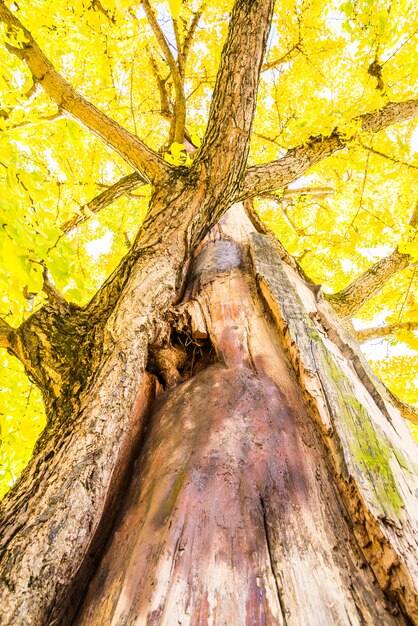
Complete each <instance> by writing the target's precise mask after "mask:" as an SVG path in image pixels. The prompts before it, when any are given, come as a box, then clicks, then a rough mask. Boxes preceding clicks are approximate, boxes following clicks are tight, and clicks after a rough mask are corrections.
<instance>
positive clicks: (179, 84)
mask: <svg viewBox="0 0 418 626" xmlns="http://www.w3.org/2000/svg"><path fill="white" fill-rule="evenodd" d="M142 6H143V7H144V10H145V14H146V16H147V20H148V23H149V25H150V26H151V28H152V31H153V33H154V35H155V37H156V39H157V41H158V44H159V46H160V48H161V51H162V53H163V55H164V57H165V60H166V61H167V64H168V67H169V68H170V72H171V76H172V78H173V85H174V91H175V93H176V104H175V111H174V118H173V119H174V141H177V142H179V143H183V140H184V127H185V125H186V99H185V97H184V88H183V78H182V75H181V72H180V69H179V66H178V65H177V62H176V60H175V58H174V56H173V53H172V52H171V50H170V46H169V45H168V43H167V40H166V38H165V35H164V33H163V31H162V30H161V27H160V25H159V23H158V21H157V19H156V17H155V15H154V12H153V10H152V8H151V5H150V3H149V2H148V0H142Z"/></svg>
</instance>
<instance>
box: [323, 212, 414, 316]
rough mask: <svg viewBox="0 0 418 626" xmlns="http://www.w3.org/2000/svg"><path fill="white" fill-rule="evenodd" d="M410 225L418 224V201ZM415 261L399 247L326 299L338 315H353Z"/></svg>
mask: <svg viewBox="0 0 418 626" xmlns="http://www.w3.org/2000/svg"><path fill="white" fill-rule="evenodd" d="M409 225H410V226H412V228H417V226H418V202H417V203H416V204H415V208H414V211H413V213H412V216H411V219H410V220H409ZM412 263H413V257H412V256H411V255H410V254H406V253H404V252H400V251H399V250H398V248H396V250H394V252H392V253H391V254H389V255H388V256H387V257H383V259H380V260H379V261H377V262H376V263H374V265H372V266H371V267H369V269H368V270H366V271H365V272H364V273H363V274H361V276H358V277H357V278H356V279H355V280H354V281H353V282H352V283H350V284H349V285H348V286H347V287H345V288H344V289H342V290H341V291H339V292H338V293H335V294H332V295H329V296H326V299H327V300H328V302H330V304H332V306H333V307H334V309H335V311H336V312H337V313H338V315H339V316H340V317H342V318H351V317H353V316H354V315H355V314H356V313H357V312H358V311H359V310H360V309H361V308H362V307H363V306H364V305H365V304H366V302H368V301H369V300H370V299H371V298H373V297H374V296H375V295H377V294H378V293H379V292H380V291H381V290H382V289H383V287H384V286H385V285H386V283H387V282H388V281H389V280H390V279H391V278H392V276H394V275H395V274H397V273H398V272H401V271H402V270H404V269H406V268H407V267H409V266H410V265H411V264H412Z"/></svg>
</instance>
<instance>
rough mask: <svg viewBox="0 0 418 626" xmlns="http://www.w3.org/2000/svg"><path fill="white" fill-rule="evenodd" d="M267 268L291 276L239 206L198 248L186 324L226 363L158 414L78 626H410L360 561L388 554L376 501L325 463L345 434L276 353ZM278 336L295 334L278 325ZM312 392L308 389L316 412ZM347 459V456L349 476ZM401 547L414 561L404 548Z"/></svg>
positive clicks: (173, 394) (160, 406) (179, 389)
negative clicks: (383, 550)
mask: <svg viewBox="0 0 418 626" xmlns="http://www.w3.org/2000/svg"><path fill="white" fill-rule="evenodd" d="M250 238H251V240H252V243H251V244H250V246H251V247H250V249H251V250H252V253H251V254H252V259H253V261H254V262H255V263H256V268H257V270H259V273H258V278H256V276H255V275H254V273H253V268H252V265H251V257H250V256H249V239H250ZM266 242H267V243H266ZM270 254H272V255H273V258H274V259H275V264H274V268H272V269H274V272H275V274H276V271H277V263H278V264H279V267H280V266H281V264H282V261H281V260H280V259H279V260H277V259H276V258H275V253H274V249H273V251H272V246H270V245H269V243H268V239H267V238H266V237H265V236H263V235H258V234H256V233H255V231H254V228H253V226H252V225H251V223H250V222H249V220H248V218H246V217H245V214H244V212H243V210H242V207H240V206H235V207H233V208H232V209H231V210H230V211H229V212H228V213H227V215H226V216H225V217H224V218H223V219H222V220H221V223H220V225H219V227H217V228H216V229H214V231H212V233H211V235H210V236H208V237H207V239H206V240H205V242H204V243H203V244H202V245H201V246H200V248H199V251H198V252H197V255H196V258H195V261H194V264H193V267H192V270H191V273H190V277H189V282H188V286H187V288H186V291H185V296H184V297H185V302H184V303H182V305H181V306H180V309H181V310H183V309H184V307H185V306H188V307H189V309H188V310H189V312H190V315H191V316H192V317H193V316H194V315H195V312H197V311H198V312H199V313H198V316H199V315H200V312H201V311H203V313H204V316H205V329H206V331H207V332H208V334H209V337H210V339H211V341H212V343H213V346H214V348H215V350H216V355H217V358H218V360H219V362H218V363H216V364H213V365H210V366H209V367H208V368H207V369H205V370H204V371H202V372H200V373H199V374H197V375H196V376H194V377H192V378H191V379H190V380H188V381H186V382H184V383H180V384H179V385H177V386H175V387H174V388H173V389H171V390H170V391H169V392H168V393H167V394H166V395H164V396H161V397H160V400H159V401H158V402H157V404H156V406H155V409H154V412H153V414H152V416H151V418H150V427H149V431H148V434H147V438H146V441H145V443H144V448H143V450H142V453H141V455H140V458H139V460H138V462H137V465H136V468H135V472H134V477H133V482H132V484H131V486H130V489H129V491H128V492H127V495H126V500H125V505H124V508H123V510H122V511H121V514H120V516H119V520H118V522H117V525H116V527H115V529H114V532H113V534H112V538H111V540H110V542H109V544H108V547H107V549H106V552H105V555H104V558H103V560H102V562H101V564H100V566H99V569H98V571H97V573H96V575H95V577H94V579H93V581H92V582H91V584H90V587H89V591H88V594H87V597H86V598H85V601H84V605H83V608H82V610H81V613H80V614H79V617H78V620H77V621H76V624H77V626H95V625H97V626H99V625H100V626H102V625H105V624H109V625H110V624H122V623H123V624H126V625H131V624H158V625H159V626H172V624H174V623H181V624H183V625H184V626H186V625H196V626H197V625H203V624H205V625H206V624H214V626H221V624H231V625H232V624H233V625H234V626H241V625H242V626H244V625H246V624H264V625H266V626H270V625H271V626H273V624H274V625H277V624H282V625H286V626H300V625H301V624H312V625H313V624H317V625H322V626H335V625H336V624H338V625H339V626H345V625H346V626H354V625H358V626H360V625H364V624H385V625H387V626H390V625H395V624H402V625H404V626H406V624H407V622H406V620H405V619H404V618H403V617H402V615H401V614H400V612H399V609H398V608H397V604H396V597H395V596H393V598H392V600H394V603H392V602H391V601H390V600H388V599H385V597H384V595H383V593H382V591H381V589H379V587H378V585H377V584H376V580H375V576H374V574H373V572H372V570H371V569H370V567H369V566H368V565H367V564H366V561H365V559H364V555H363V554H362V550H361V548H364V547H365V546H366V548H367V545H368V543H369V542H370V541H371V540H373V541H374V542H375V543H376V544H377V546H375V547H374V550H376V551H377V549H378V547H380V546H381V544H382V543H383V538H382V537H380V536H379V543H378V538H377V537H376V535H375V534H374V531H375V528H371V524H370V526H369V525H367V524H365V523H364V516H365V515H369V516H370V517H372V516H373V515H375V514H376V511H375V509H374V506H375V502H374V500H373V502H370V499H366V500H365V501H362V500H360V499H359V497H358V494H357V493H356V492H355V487H354V486H353V485H352V484H351V483H349V484H347V483H346V482H345V480H347V476H346V475H344V478H341V476H340V475H339V472H338V471H336V468H335V466H334V465H333V463H332V462H331V463H330V462H329V460H328V461H327V459H329V455H327V453H326V449H327V448H328V449H329V452H330V453H331V455H334V459H333V460H334V461H335V455H336V451H335V450H334V443H335V442H336V440H337V438H338V437H339V436H340V434H341V433H340V431H339V425H338V424H336V429H337V432H336V433H335V435H334V439H333V440H332V443H331V444H330V441H331V439H332V434H330V431H329V429H328V428H327V427H325V428H324V424H323V423H321V422H320V421H319V420H318V421H315V420H313V419H312V416H313V410H312V408H313V407H312V406H309V404H304V402H303V400H302V398H301V390H300V386H299V385H300V384H302V386H304V385H305V383H306V372H303V373H302V371H301V369H298V370H297V374H296V376H295V373H294V371H293V369H292V366H291V364H290V362H289V360H288V357H287V356H286V355H285V352H284V348H286V349H288V348H289V343H288V338H289V337H288V336H287V337H286V336H285V337H284V343H283V344H282V343H281V340H280V334H279V333H278V329H277V326H276V325H275V321H273V319H272V318H271V317H270V315H269V313H268V309H269V310H270V311H271V312H272V313H273V314H274V315H275V309H274V310H273V308H270V307H273V301H271V302H270V305H268V309H267V310H266V304H265V301H263V298H262V297H261V294H260V292H259V291H258V290H257V282H258V284H259V285H260V288H261V290H262V291H263V293H264V296H265V297H266V302H267V299H268V294H267V292H266V291H265V289H264V288H263V285H266V287H267V288H269V289H270V287H272V285H271V284H269V286H267V281H269V280H270V277H271V276H270V270H269V271H267V272H266V268H268V264H269V262H270V260H271V257H270ZM266 263H267V265H266ZM282 271H283V272H284V274H285V275H286V272H287V270H286V269H283V270H282ZM285 280H286V282H285V283H282V289H283V292H284V291H285V292H286V302H287V305H286V306H287V307H288V308H287V311H288V310H289V307H290V308H292V309H293V312H294V311H295V310H297V309H298V307H299V296H298V295H297V292H296V288H295V287H294V286H293V285H292V283H291V282H290V281H289V279H288V278H287V277H286V278H285ZM297 280H299V278H298V279H297ZM303 288H304V287H303ZM273 291H274V289H273V290H270V292H269V293H270V295H271V296H275V295H276V294H274V293H273ZM280 305H282V302H281V300H280ZM276 319H277V318H276ZM304 320H307V321H306V322H304ZM289 323H290V324H291V323H293V322H289ZM304 323H305V324H307V325H308V326H309V325H310V324H311V320H310V318H309V317H308V313H307V312H306V311H304V312H303V317H302V318H300V319H299V318H296V320H295V322H294V324H296V325H297V327H298V330H302V331H303V332H304V333H305V334H304V337H303V338H302V342H301V344H300V345H302V348H303V347H304V346H306V347H308V345H309V342H311V341H312V340H315V338H314V337H312V336H311V335H310V334H306V327H305V328H303V324H304ZM197 327H201V324H200V322H197V323H196V324H195V328H197ZM282 332H284V333H285V335H287V333H288V331H286V330H285V328H284V327H283V326H282ZM291 332H292V331H290V334H291ZM323 332H324V331H323ZM299 342H300V338H299ZM291 349H292V351H293V353H294V352H295V350H296V348H295V347H293V346H292V348H291ZM305 356H306V355H304V357H305ZM304 357H303V358H304ZM331 358H334V357H333V356H332V357H331ZM344 358H345V357H344ZM290 360H291V361H292V360H293V356H292V355H290ZM338 366H339V367H341V366H340V365H338ZM344 367H345V365H344ZM344 367H341V377H342V380H344V376H345V372H344V371H343V370H344ZM300 375H302V378H301V379H299V376H300ZM319 375H321V372H320V373H319ZM310 376H311V377H312V376H315V373H314V372H311V373H310ZM330 384H331V385H332V384H333V383H332V382H331V383H330ZM362 384H363V383H362V382H361V381H360V380H358V385H359V387H361V386H362ZM311 391H313V384H309V392H308V394H307V400H309V397H308V396H309V393H310V392H311ZM366 393H367V392H366ZM333 399H334V396H331V398H330V401H331V402H333ZM310 400H311V404H312V398H310ZM337 401H338V400H337ZM315 402H316V403H317V404H318V398H315ZM338 410H341V406H340V407H338ZM359 417H360V416H359ZM336 419H339V420H343V419H344V416H343V415H341V416H339V417H338V418H336ZM354 436H355V441H356V445H361V442H360V437H359V435H358V433H357V434H356V435H354ZM352 451H353V447H352V448H351V450H350V449H349V448H345V450H344V452H345V455H346V458H345V459H344V461H345V463H347V465H348V466H350V461H351V458H350V453H352ZM339 453H340V452H339V451H337V454H339ZM394 454H395V451H394ZM352 460H353V461H354V458H353V459H352ZM372 471H373V469H372ZM389 471H390V470H389ZM408 479H409V477H408ZM335 480H337V484H339V487H340V488H341V481H342V483H343V485H344V488H343V489H342V493H343V495H344V496H345V497H346V499H347V501H348V504H350V502H351V500H353V502H355V505H356V507H357V508H356V509H355V510H354V511H353V510H351V515H352V520H350V519H349V518H347V513H346V510H345V506H344V504H343V502H342V501H341V500H340V498H339V496H338V494H337V490H336V488H335V485H334V481H335ZM363 482H364V481H362V483H363ZM366 495H368V494H366ZM386 495H387V496H388V495H389V494H386ZM382 506H385V503H383V504H382ZM351 508H352V509H353V508H354V507H351ZM370 509H371V510H370ZM386 513H387V514H388V515H391V514H392V510H390V511H387V512H386ZM386 519H387V518H386ZM374 522H375V524H381V525H382V526H385V524H386V522H384V521H383V520H379V521H378V522H376V520H374ZM353 523H354V524H353ZM394 523H396V524H397V531H398V530H399V526H398V523H399V521H398V520H396V522H394ZM353 525H354V528H353ZM360 530H361V532H362V534H360V532H359V531H360ZM366 536H367V542H366ZM391 536H392V538H393V537H394V536H396V533H392V535H391ZM359 539H360V545H359ZM398 541H399V545H400V546H403V547H405V544H403V543H402V541H403V538H402V535H401V534H400V537H399V539H398ZM360 546H361V547H360ZM397 548H398V549H399V546H397ZM399 551H400V550H399ZM370 552H373V550H371V549H370V548H369V549H368V550H367V549H365V550H364V553H365V554H366V556H370ZM387 556H389V553H388V554H387ZM371 560H372V559H371ZM383 562H384V564H385V567H387V568H388V570H389V569H390V565H392V567H393V562H392V564H391V563H389V562H388V561H387V560H385V559H383ZM373 566H375V563H373V562H372V567H373ZM393 569H394V570H395V569H396V568H393ZM388 577H389V578H390V579H392V575H390V573H389V572H388ZM393 579H396V573H394V575H393ZM388 587H390V585H388ZM409 610H410V613H411V614H412V613H413V611H414V607H413V606H412V607H411V606H409Z"/></svg>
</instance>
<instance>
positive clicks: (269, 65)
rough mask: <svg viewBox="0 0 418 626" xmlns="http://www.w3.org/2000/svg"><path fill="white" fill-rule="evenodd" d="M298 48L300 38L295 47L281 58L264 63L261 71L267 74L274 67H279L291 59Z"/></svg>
mask: <svg viewBox="0 0 418 626" xmlns="http://www.w3.org/2000/svg"><path fill="white" fill-rule="evenodd" d="M299 46H300V37H299V40H298V41H297V42H296V43H295V45H294V46H292V47H291V48H290V49H289V50H288V51H287V52H285V53H284V54H283V56H281V57H279V58H278V59H274V60H273V61H268V62H266V63H264V65H263V67H262V68H261V71H262V72H267V71H268V70H274V69H275V68H276V67H279V65H281V64H282V63H285V62H286V61H288V60H289V59H291V57H292V55H293V53H294V52H295V51H296V50H299Z"/></svg>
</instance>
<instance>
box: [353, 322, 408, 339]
mask: <svg viewBox="0 0 418 626" xmlns="http://www.w3.org/2000/svg"><path fill="white" fill-rule="evenodd" d="M404 330H410V331H414V330H418V322H398V323H396V324H387V325H386V326H372V327H371V328H362V329H361V330H357V331H356V339H357V341H358V342H359V343H364V342H365V341H371V340H372V339H380V338H383V337H390V336H393V335H395V334H396V333H397V332H399V331H404Z"/></svg>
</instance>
